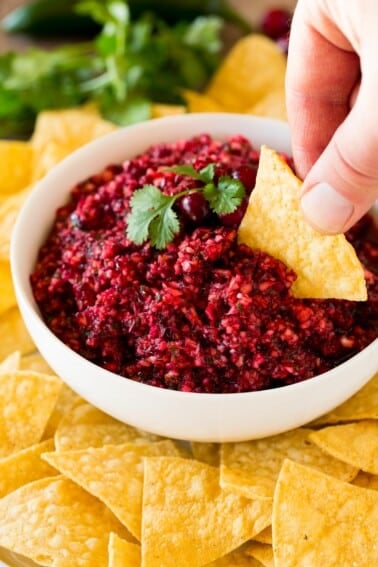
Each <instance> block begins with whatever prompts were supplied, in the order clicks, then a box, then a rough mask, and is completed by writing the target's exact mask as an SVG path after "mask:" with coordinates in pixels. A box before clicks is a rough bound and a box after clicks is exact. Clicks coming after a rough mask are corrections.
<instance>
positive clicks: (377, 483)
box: [352, 471, 378, 490]
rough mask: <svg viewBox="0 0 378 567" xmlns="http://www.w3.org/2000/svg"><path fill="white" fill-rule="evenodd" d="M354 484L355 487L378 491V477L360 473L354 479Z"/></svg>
mask: <svg viewBox="0 0 378 567" xmlns="http://www.w3.org/2000/svg"><path fill="white" fill-rule="evenodd" d="M352 484H354V485H355V486H360V487H361V488H369V489H370V490H378V475H376V474H369V473H366V472H364V471H360V472H359V473H358V475H357V476H356V478H355V479H353V482H352Z"/></svg>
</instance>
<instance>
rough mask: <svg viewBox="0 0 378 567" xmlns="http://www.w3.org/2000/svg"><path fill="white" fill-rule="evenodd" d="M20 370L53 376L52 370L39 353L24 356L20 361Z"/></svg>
mask: <svg viewBox="0 0 378 567" xmlns="http://www.w3.org/2000/svg"><path fill="white" fill-rule="evenodd" d="M20 370H33V371H34V372H42V374H54V371H53V369H52V368H51V366H49V365H48V364H47V362H46V360H45V359H44V358H43V356H41V355H40V354H39V352H32V353H31V354H28V355H24V356H22V357H21V360H20Z"/></svg>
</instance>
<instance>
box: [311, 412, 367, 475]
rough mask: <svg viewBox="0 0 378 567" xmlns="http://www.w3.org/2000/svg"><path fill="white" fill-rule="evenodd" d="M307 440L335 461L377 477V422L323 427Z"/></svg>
mask: <svg viewBox="0 0 378 567" xmlns="http://www.w3.org/2000/svg"><path fill="white" fill-rule="evenodd" d="M309 439H310V440H311V441H312V442H313V443H315V444H316V445H317V446H318V447H319V448H320V449H322V451H325V452H326V453H328V454H329V455H332V456H333V457H335V458H336V459H340V460H341V461H343V462H344V463H348V464H350V465H352V466H354V467H357V468H358V469H362V470H363V471H365V472H368V473H371V474H376V475H378V421H373V420H371V421H359V422H357V423H348V424H346V425H335V426H331V427H325V428H324V429H321V430H319V431H314V432H313V433H310V435H309Z"/></svg>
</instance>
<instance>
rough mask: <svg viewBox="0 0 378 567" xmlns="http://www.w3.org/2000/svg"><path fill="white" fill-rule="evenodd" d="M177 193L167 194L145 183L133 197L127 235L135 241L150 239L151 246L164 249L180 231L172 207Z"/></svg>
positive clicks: (128, 217)
mask: <svg viewBox="0 0 378 567" xmlns="http://www.w3.org/2000/svg"><path fill="white" fill-rule="evenodd" d="M176 198H177V196H176V195H172V196H170V195H164V193H162V192H161V191H160V190H159V189H158V188H157V187H155V185H145V186H144V187H142V189H138V190H137V191H135V193H134V194H133V196H132V198H131V199H130V207H131V212H130V213H129V215H128V216H127V237H128V238H129V239H130V240H131V241H133V242H135V244H143V243H144V242H146V241H147V240H148V239H149V240H150V242H151V245H152V246H155V247H156V248H158V249H162V248H164V247H165V246H166V245H167V244H169V243H170V242H172V240H173V238H174V235H175V234H177V233H178V232H179V230H180V225H179V222H178V218H177V215H176V213H175V212H174V211H173V210H172V206H173V204H174V202H175V200H176Z"/></svg>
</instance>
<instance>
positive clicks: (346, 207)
mask: <svg viewBox="0 0 378 567" xmlns="http://www.w3.org/2000/svg"><path fill="white" fill-rule="evenodd" d="M301 206H302V210H303V213H304V215H305V217H306V219H307V220H308V221H309V222H310V224H312V226H313V227H314V228H316V229H318V230H319V231H320V232H326V233H328V234H338V233H340V232H343V229H344V226H345V225H346V223H347V222H348V221H349V219H350V217H351V216H352V214H353V212H354V206H353V203H351V202H350V201H348V199H346V198H345V197H343V195H340V193H338V192H337V191H335V189H334V188H333V187H331V185H328V183H319V184H318V185H314V187H312V188H311V189H310V190H309V191H307V192H306V193H305V194H304V195H303V197H302V199H301Z"/></svg>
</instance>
